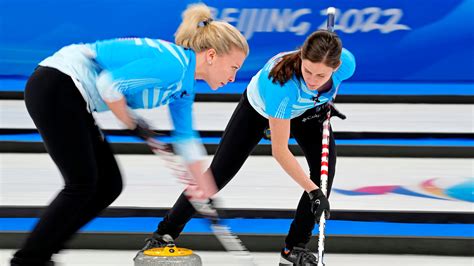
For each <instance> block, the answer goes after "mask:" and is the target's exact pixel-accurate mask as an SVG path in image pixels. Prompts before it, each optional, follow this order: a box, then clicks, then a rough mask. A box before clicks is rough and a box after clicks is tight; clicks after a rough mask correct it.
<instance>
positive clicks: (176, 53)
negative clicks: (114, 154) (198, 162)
mask: <svg viewBox="0 0 474 266" xmlns="http://www.w3.org/2000/svg"><path fill="white" fill-rule="evenodd" d="M40 65H41V66H47V67H53V68H56V69H58V70H59V71H61V72H63V73H65V74H67V75H69V76H70V77H71V78H72V79H73V81H74V83H75V84H76V86H77V87H78V89H79V91H80V92H81V94H82V96H83V97H84V99H85V100H86V102H87V105H88V109H89V110H90V111H91V112H92V111H96V112H103V111H107V110H109V108H108V106H107V104H106V103H105V102H104V100H103V99H106V100H109V101H115V100H119V99H121V98H122V97H124V98H125V99H126V102H127V105H128V106H129V107H130V108H131V109H151V108H155V107H158V106H163V105H168V106H169V109H170V113H171V118H172V120H173V124H174V128H175V130H174V132H173V136H174V138H175V141H176V142H178V143H179V142H181V143H187V144H192V143H195V142H196V140H197V137H198V136H197V133H196V132H195V131H194V130H193V123H192V104H193V102H194V96H195V91H194V86H195V78H194V73H195V68H196V59H195V53H194V51H192V50H190V49H185V48H183V47H181V46H178V45H175V44H173V43H170V42H166V41H163V40H156V39H148V38H128V39H113V40H106V41H98V42H95V43H90V44H75V45H70V46H66V47H64V48H62V49H61V50H59V51H58V52H56V53H55V54H54V55H52V56H51V57H48V58H46V59H45V60H43V61H42V62H41V63H40ZM180 146H182V145H180ZM185 146H186V149H190V146H189V145H184V146H183V149H184V148H185ZM192 146H193V147H195V148H196V147H197V146H201V145H197V146H196V145H194V144H193V145H192ZM178 149H179V147H178ZM197 149H202V147H199V148H197ZM178 152H179V151H178Z"/></svg>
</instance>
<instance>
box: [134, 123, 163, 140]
mask: <svg viewBox="0 0 474 266" xmlns="http://www.w3.org/2000/svg"><path fill="white" fill-rule="evenodd" d="M129 132H130V134H132V135H135V136H137V137H139V138H141V139H143V140H148V139H149V138H153V137H154V136H156V135H157V134H156V133H155V132H154V131H153V130H151V129H150V126H149V125H148V123H147V122H146V121H145V120H143V119H141V118H137V119H135V128H134V129H130V130H129Z"/></svg>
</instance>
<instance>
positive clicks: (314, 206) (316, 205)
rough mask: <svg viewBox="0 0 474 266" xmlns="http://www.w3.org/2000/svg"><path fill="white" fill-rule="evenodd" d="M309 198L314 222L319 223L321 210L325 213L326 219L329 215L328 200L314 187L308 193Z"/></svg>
mask: <svg viewBox="0 0 474 266" xmlns="http://www.w3.org/2000/svg"><path fill="white" fill-rule="evenodd" d="M308 195H309V200H310V201H311V212H312V213H313V214H314V219H315V221H316V223H319V219H320V218H321V215H322V214H323V212H324V213H325V216H326V219H329V216H330V207H329V201H328V199H327V198H326V196H324V194H323V192H322V191H321V189H319V188H318V189H315V190H313V191H311V192H309V193H308Z"/></svg>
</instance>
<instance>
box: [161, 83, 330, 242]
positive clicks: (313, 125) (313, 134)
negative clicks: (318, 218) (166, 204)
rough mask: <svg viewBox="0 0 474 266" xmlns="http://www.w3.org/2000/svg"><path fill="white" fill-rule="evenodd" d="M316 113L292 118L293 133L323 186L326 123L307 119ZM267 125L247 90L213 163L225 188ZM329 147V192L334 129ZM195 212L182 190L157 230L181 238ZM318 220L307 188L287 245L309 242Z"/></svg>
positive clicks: (315, 180)
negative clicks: (324, 126)
mask: <svg viewBox="0 0 474 266" xmlns="http://www.w3.org/2000/svg"><path fill="white" fill-rule="evenodd" d="M313 113H314V109H310V110H308V111H306V112H305V113H304V114H303V115H301V116H299V117H297V118H294V119H292V120H291V133H292V135H293V136H294V137H295V139H296V141H297V142H298V144H299V146H300V147H301V149H302V150H303V152H304V154H305V157H306V160H307V162H308V164H309V168H310V177H311V180H313V181H314V182H315V183H316V184H317V185H318V186H319V185H320V183H321V180H320V171H321V142H322V141H321V138H322V125H321V124H320V123H319V122H318V121H317V120H316V119H304V118H309V117H311V116H313ZM266 127H268V119H266V118H264V117H263V116H261V115H260V114H259V113H257V112H256V111H255V109H254V108H253V107H252V106H251V105H250V103H249V101H248V99H247V93H246V92H244V93H243V95H242V98H241V100H240V103H239V104H238V106H237V108H236V109H235V111H234V113H233V114H232V117H231V119H230V121H229V124H228V125H227V128H226V129H225V132H224V135H223V136H222V139H221V142H220V143H219V147H218V148H217V151H216V154H215V155H214V158H213V160H212V163H211V166H210V170H211V171H212V173H213V175H214V178H215V179H216V183H217V186H218V188H219V189H222V188H223V187H224V186H225V185H226V184H227V183H228V182H229V181H230V180H231V179H232V178H233V177H234V176H235V175H236V174H237V172H238V171H239V169H240V168H241V167H242V165H243V164H244V162H245V160H246V159H247V158H248V157H249V155H250V154H251V153H252V151H253V149H254V148H255V147H256V146H257V144H258V143H259V141H260V140H261V139H262V137H263V132H264V129H265V128H266ZM329 150H330V151H329V154H330V158H329V180H328V194H329V192H330V191H331V186H332V181H333V179H334V173H335V167H336V147H335V142H334V137H333V134H332V131H331V134H330V145H329ZM249 197H252V195H249ZM194 213H195V210H194V208H193V207H192V205H191V204H190V203H189V201H188V200H187V199H186V197H185V196H184V195H183V194H181V196H180V197H179V198H178V200H177V201H176V203H175V204H174V206H173V208H172V209H171V210H170V212H169V213H168V214H167V215H166V216H165V218H164V220H163V221H162V222H161V223H160V224H159V225H158V230H157V231H156V233H158V234H160V235H163V234H169V235H171V236H172V237H173V238H177V237H178V236H179V234H180V233H181V231H182V230H183V228H184V226H185V225H186V223H187V222H188V221H189V220H190V219H191V217H192V216H193V214H194ZM314 221H315V220H314V215H313V214H312V213H311V205H310V201H309V197H308V194H307V193H306V192H304V193H303V194H302V196H301V199H300V201H299V204H298V207H297V210H296V215H295V217H294V220H293V222H292V224H291V227H290V231H289V233H288V236H287V237H286V240H285V242H286V245H287V247H289V248H292V247H293V246H295V245H297V244H299V243H303V244H306V243H308V241H309V240H310V237H311V232H312V230H313V228H314V224H315V222H314Z"/></svg>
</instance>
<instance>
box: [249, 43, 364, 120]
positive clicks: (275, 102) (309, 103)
mask: <svg viewBox="0 0 474 266" xmlns="http://www.w3.org/2000/svg"><path fill="white" fill-rule="evenodd" d="M292 52H294V51H292ZM292 52H287V53H280V54H278V55H276V56H274V57H273V58H272V59H270V60H269V61H268V62H267V63H266V64H265V66H264V67H263V68H262V69H261V70H260V71H259V72H258V73H257V74H256V75H255V76H254V77H253V78H252V80H251V81H250V83H249V85H248V87H247V96H248V99H249V102H250V104H251V105H252V107H253V108H254V109H255V110H256V111H257V112H258V113H259V114H260V115H262V116H264V117H266V118H270V117H273V118H280V119H292V118H295V117H298V116H300V115H302V114H303V113H304V112H305V111H306V110H308V109H311V108H313V107H315V106H317V105H321V104H324V103H326V102H328V101H331V100H332V99H333V98H335V97H336V94H337V90H338V88H339V85H340V84H341V82H342V81H343V80H346V79H348V78H350V77H351V76H352V75H353V74H354V71H355V58H354V56H353V55H352V53H351V52H349V51H348V50H346V49H344V48H343V49H342V54H341V62H342V64H341V66H340V67H339V69H338V70H337V71H336V72H334V73H333V75H332V77H331V78H332V82H333V85H332V87H331V89H330V90H328V91H326V92H323V93H321V94H319V96H318V93H317V91H311V90H309V89H308V87H307V86H306V83H305V82H304V79H303V78H301V79H300V80H298V79H297V78H296V76H293V78H292V79H290V80H288V81H287V82H286V83H285V84H283V86H281V85H280V83H278V82H276V83H273V82H272V80H271V79H270V78H269V77H268V74H269V73H270V71H271V70H272V68H273V67H274V66H275V65H276V63H277V62H279V60H280V59H281V58H282V57H283V56H284V55H286V54H288V53H292ZM316 98H317V99H318V101H315V99H316Z"/></svg>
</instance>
